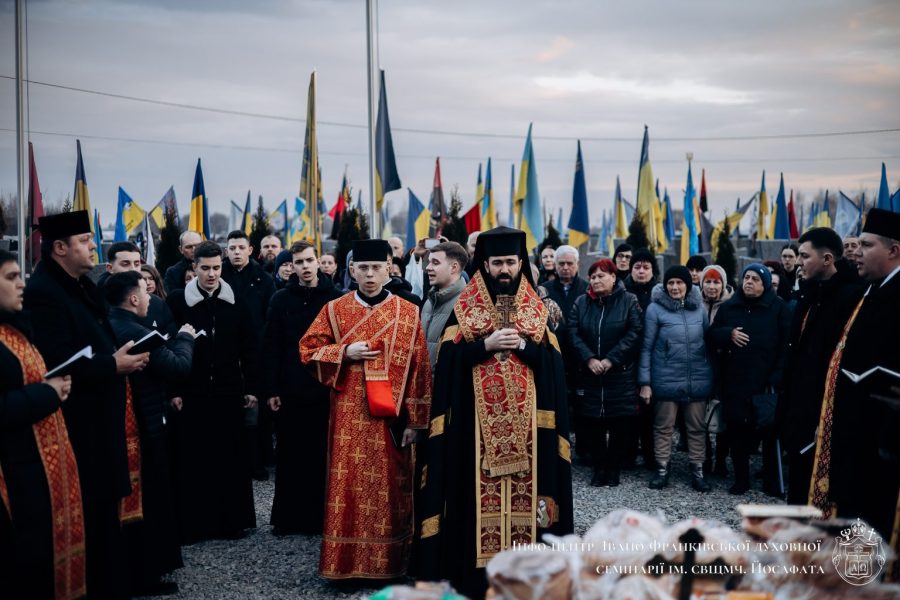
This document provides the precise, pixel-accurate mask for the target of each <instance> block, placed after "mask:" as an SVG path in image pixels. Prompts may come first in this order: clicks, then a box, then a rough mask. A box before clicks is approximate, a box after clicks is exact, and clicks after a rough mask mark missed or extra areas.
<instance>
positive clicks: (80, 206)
mask: <svg viewBox="0 0 900 600" xmlns="http://www.w3.org/2000/svg"><path fill="white" fill-rule="evenodd" d="M75 149H76V151H77V152H78V159H77V161H76V163H75V193H74V194H73V200H72V211H76V210H86V211H87V213H88V215H90V214H91V195H90V194H89V193H88V187H87V177H85V176H84V161H83V160H82V159H81V140H75ZM93 227H94V223H93V222H91V228H93ZM94 233H96V232H94Z"/></svg>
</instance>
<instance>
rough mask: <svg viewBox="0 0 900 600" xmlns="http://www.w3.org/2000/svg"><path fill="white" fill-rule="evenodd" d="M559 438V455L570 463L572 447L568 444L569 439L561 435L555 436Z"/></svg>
mask: <svg viewBox="0 0 900 600" xmlns="http://www.w3.org/2000/svg"><path fill="white" fill-rule="evenodd" d="M557 438H559V456H560V457H561V458H562V459H563V460H564V461H566V462H567V463H569V464H571V463H572V448H571V447H570V445H569V440H567V439H566V438H564V437H563V436H561V435H559V436H557Z"/></svg>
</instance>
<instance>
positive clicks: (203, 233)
mask: <svg viewBox="0 0 900 600" xmlns="http://www.w3.org/2000/svg"><path fill="white" fill-rule="evenodd" d="M188 230H190V231H196V232H197V233H199V234H200V237H202V238H203V239H204V240H208V239H209V237H210V232H209V206H208V203H207V198H206V186H204V185H203V169H202V168H200V159H199V158H198V159H197V170H196V171H195V172H194V189H193V191H192V192H191V215H190V218H189V219H188Z"/></svg>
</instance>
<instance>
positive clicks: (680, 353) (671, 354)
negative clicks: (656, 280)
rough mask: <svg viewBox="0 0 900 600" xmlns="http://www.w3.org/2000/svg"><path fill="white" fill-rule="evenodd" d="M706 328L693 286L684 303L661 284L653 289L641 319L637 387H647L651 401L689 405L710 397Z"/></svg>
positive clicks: (705, 317)
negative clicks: (651, 392)
mask: <svg viewBox="0 0 900 600" xmlns="http://www.w3.org/2000/svg"><path fill="white" fill-rule="evenodd" d="M708 327H709V318H708V317H707V316H706V310H705V308H704V306H703V303H702V300H701V297H700V290H699V289H698V288H697V287H696V286H692V287H691V291H690V292H688V295H687V298H685V301H684V304H682V303H681V302H679V301H677V300H673V299H672V298H671V297H669V295H668V294H667V293H666V291H665V289H664V288H663V285H662V284H658V285H657V286H656V287H654V288H653V292H652V293H651V294H650V305H649V306H648V307H647V314H646V317H645V318H644V343H643V346H642V348H641V362H640V366H639V368H638V384H639V385H649V386H651V388H652V389H653V398H654V400H675V401H677V402H691V401H696V400H706V399H708V398H709V397H710V396H711V395H712V391H713V373H712V368H711V367H710V364H709V360H708V358H707V353H706V344H705V342H704V334H705V332H706V329H707V328H708Z"/></svg>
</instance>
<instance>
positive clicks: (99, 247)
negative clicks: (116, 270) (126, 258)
mask: <svg viewBox="0 0 900 600" xmlns="http://www.w3.org/2000/svg"><path fill="white" fill-rule="evenodd" d="M79 162H81V161H79ZM79 210H80V209H79ZM91 227H92V228H93V230H94V232H93V233H94V245H95V246H96V248H95V249H94V262H95V263H97V264H98V265H99V264H102V263H103V228H102V227H100V213H99V212H98V211H97V210H94V218H93V219H92V220H91Z"/></svg>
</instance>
